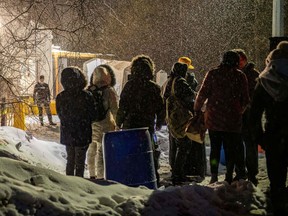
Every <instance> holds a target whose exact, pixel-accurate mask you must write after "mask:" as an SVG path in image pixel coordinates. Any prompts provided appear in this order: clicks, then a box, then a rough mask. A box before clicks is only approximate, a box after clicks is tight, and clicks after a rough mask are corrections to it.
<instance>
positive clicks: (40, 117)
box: [37, 103, 44, 126]
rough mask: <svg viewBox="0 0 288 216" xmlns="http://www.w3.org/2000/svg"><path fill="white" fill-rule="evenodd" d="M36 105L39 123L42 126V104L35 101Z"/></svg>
mask: <svg viewBox="0 0 288 216" xmlns="http://www.w3.org/2000/svg"><path fill="white" fill-rule="evenodd" d="M37 107H38V112H39V120H40V124H41V125H42V126H43V125H44V121H43V107H42V104H40V103H37Z"/></svg>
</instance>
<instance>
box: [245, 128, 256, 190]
mask: <svg viewBox="0 0 288 216" xmlns="http://www.w3.org/2000/svg"><path fill="white" fill-rule="evenodd" d="M242 136H243V140H244V144H245V152H246V159H245V162H246V168H247V176H248V180H249V181H251V182H252V183H253V184H254V185H257V184H258V180H257V178H256V175H257V174H258V144H257V143H256V142H254V141H253V140H252V137H251V134H246V133H245V134H242Z"/></svg>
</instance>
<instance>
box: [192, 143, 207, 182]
mask: <svg viewBox="0 0 288 216" xmlns="http://www.w3.org/2000/svg"><path fill="white" fill-rule="evenodd" d="M193 143H194V144H195V159H196V160H195V168H196V174H197V175H199V176H200V177H203V178H204V177H205V172H206V149H205V144H204V143H197V142H193ZM192 153H193V152H192ZM190 155H191V154H190Z"/></svg>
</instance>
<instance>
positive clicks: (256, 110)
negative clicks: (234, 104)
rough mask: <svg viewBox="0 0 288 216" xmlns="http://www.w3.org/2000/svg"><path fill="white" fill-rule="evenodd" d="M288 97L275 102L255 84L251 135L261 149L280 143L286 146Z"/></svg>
mask: <svg viewBox="0 0 288 216" xmlns="http://www.w3.org/2000/svg"><path fill="white" fill-rule="evenodd" d="M287 110H288V97H287V98H286V99H285V100H284V101H281V102H280V101H278V102H277V101H275V100H274V99H273V98H272V97H271V96H270V95H269V94H268V92H267V91H266V90H265V89H264V88H263V86H262V85H261V83H257V85H256V88H255V91H254V97H253V101H252V104H251V110H250V121H249V122H250V124H251V130H252V131H251V134H252V136H253V137H254V140H255V141H256V142H257V143H258V144H260V145H261V146H262V147H263V148H265V147H266V146H267V145H273V143H274V142H277V141H278V142H279V143H280V142H281V143H282V144H283V145H288V112H287ZM264 112H265V120H264V122H265V124H264V128H263V125H262V114H263V113H264ZM280 140H281V141H280Z"/></svg>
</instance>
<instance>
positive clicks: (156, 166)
mask: <svg viewBox="0 0 288 216" xmlns="http://www.w3.org/2000/svg"><path fill="white" fill-rule="evenodd" d="M149 133H150V138H151V144H152V150H153V162H154V169H155V176H156V180H157V187H159V186H160V175H159V172H158V169H159V168H160V164H159V158H160V154H161V151H160V148H159V145H158V143H157V136H156V134H155V133H153V132H151V131H149Z"/></svg>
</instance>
